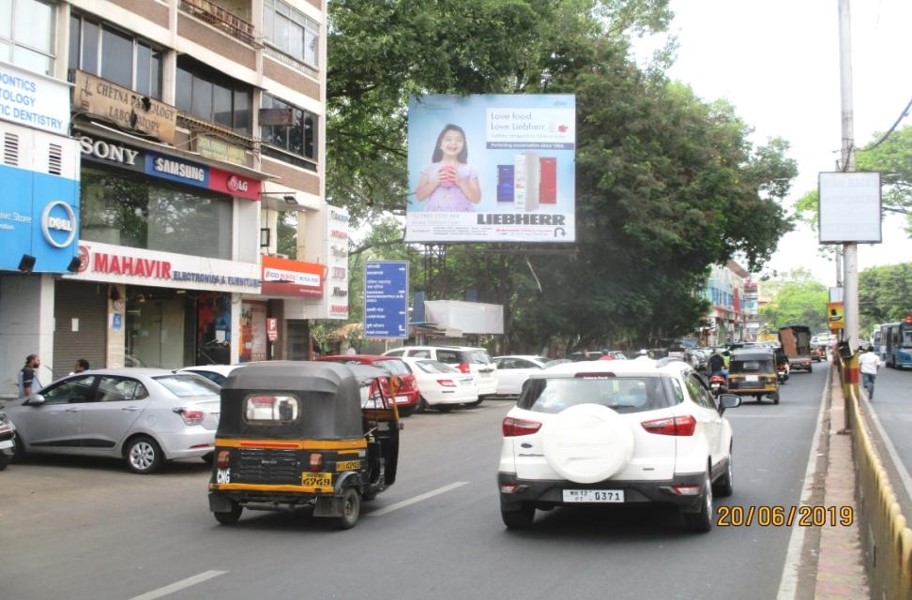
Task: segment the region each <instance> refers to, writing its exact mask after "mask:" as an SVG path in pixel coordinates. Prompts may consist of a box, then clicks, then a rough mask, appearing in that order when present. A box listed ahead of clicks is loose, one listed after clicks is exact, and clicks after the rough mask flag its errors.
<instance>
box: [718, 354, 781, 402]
mask: <svg viewBox="0 0 912 600" xmlns="http://www.w3.org/2000/svg"><path fill="white" fill-rule="evenodd" d="M728 392H729V393H730V394H738V395H740V396H754V397H756V398H757V402H760V400H762V399H763V396H769V398H770V399H771V400H772V401H773V404H779V375H778V373H777V372H776V360H775V355H774V354H773V353H772V352H771V351H769V350H766V349H761V348H740V349H735V350H732V355H731V361H730V362H729V365H728Z"/></svg>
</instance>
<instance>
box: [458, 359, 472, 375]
mask: <svg viewBox="0 0 912 600" xmlns="http://www.w3.org/2000/svg"><path fill="white" fill-rule="evenodd" d="M459 372H460V373H471V372H472V369H470V368H469V363H465V362H462V363H459Z"/></svg>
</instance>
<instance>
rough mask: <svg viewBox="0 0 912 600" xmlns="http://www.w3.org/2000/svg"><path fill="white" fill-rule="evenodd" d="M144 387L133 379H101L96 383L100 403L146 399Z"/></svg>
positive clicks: (147, 395) (146, 393)
mask: <svg viewBox="0 0 912 600" xmlns="http://www.w3.org/2000/svg"><path fill="white" fill-rule="evenodd" d="M148 397H149V392H147V391H146V386H144V385H143V384H141V383H140V382H139V381H137V380H135V379H128V378H126V377H111V376H104V377H101V378H100V380H99V382H98V400H99V401H100V402H123V401H132V400H142V399H143V398H148Z"/></svg>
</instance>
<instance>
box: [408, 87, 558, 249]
mask: <svg viewBox="0 0 912 600" xmlns="http://www.w3.org/2000/svg"><path fill="white" fill-rule="evenodd" d="M408 145H409V152H408V171H409V198H408V205H407V207H406V232H405V241H407V242H428V243H440V242H541V243H554V242H574V241H576V216H575V215H576V185H575V182H576V172H575V169H576V97H575V96H573V95H567V94H529V95H476V96H445V95H438V96H421V97H415V98H412V99H411V100H410V102H409V130H408Z"/></svg>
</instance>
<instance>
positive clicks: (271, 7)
mask: <svg viewBox="0 0 912 600" xmlns="http://www.w3.org/2000/svg"><path fill="white" fill-rule="evenodd" d="M263 34H264V36H265V38H266V41H267V42H268V43H269V44H270V45H272V46H274V47H276V48H277V49H278V50H280V51H282V52H283V53H285V54H287V55H289V56H291V57H292V58H294V59H296V60H299V61H301V62H303V63H304V64H306V65H309V66H311V67H314V68H317V67H319V66H320V65H319V62H318V61H319V56H318V55H317V51H318V48H319V45H320V24H319V23H317V22H316V21H314V20H313V19H311V18H309V17H307V16H306V15H305V14H304V13H302V12H301V11H299V10H296V9H295V8H293V7H292V6H290V5H288V4H286V3H285V2H282V0H264V1H263Z"/></svg>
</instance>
